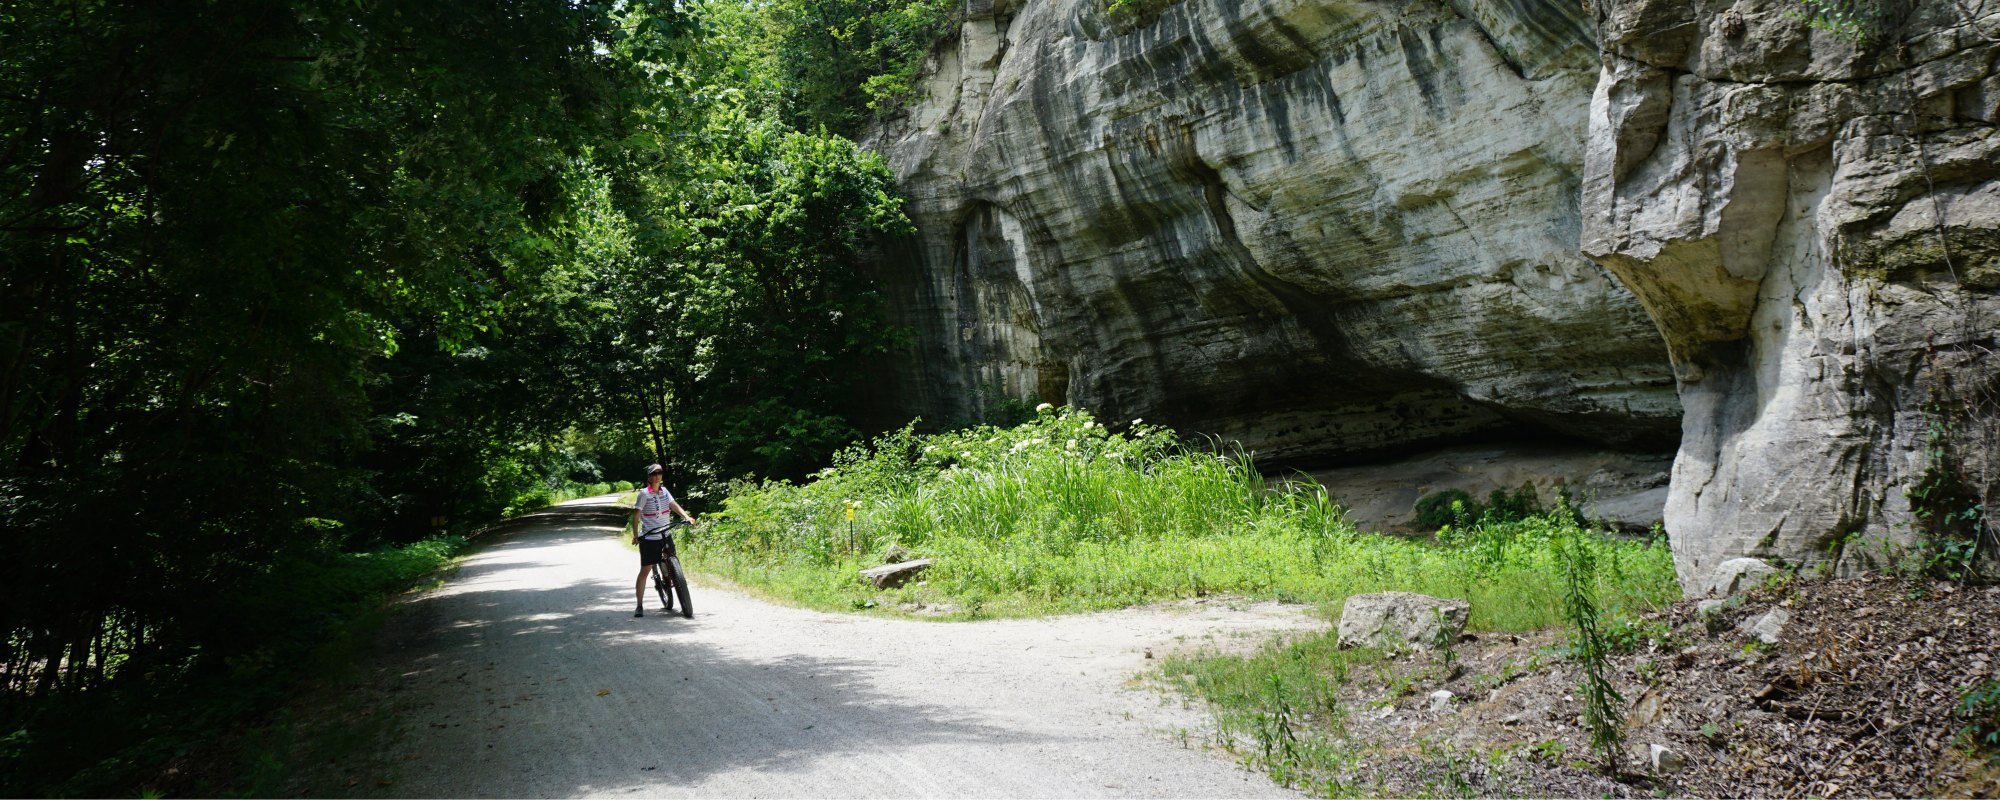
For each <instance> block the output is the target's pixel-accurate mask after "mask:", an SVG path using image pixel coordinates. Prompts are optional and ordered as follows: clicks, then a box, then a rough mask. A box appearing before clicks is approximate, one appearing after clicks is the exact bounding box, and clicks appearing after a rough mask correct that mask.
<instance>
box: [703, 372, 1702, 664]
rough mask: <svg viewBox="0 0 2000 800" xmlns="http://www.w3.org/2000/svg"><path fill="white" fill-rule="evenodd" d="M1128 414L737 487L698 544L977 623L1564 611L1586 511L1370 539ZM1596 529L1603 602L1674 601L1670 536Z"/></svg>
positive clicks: (1554, 616) (953, 438) (807, 596)
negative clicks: (1152, 610)
mask: <svg viewBox="0 0 2000 800" xmlns="http://www.w3.org/2000/svg"><path fill="white" fill-rule="evenodd" d="M1121 427H1122V428H1123V429H1122V430H1120V431H1118V432H1113V431H1110V430H1108V429H1107V428H1106V427H1105V426H1104V425H1102V424H1100V423H1099V422H1098V421H1097V420H1096V419H1095V418H1094V417H1092V416H1091V415H1090V414H1088V413H1086V412H1084V411H1080V410H1076V409H1069V408H1060V409H1058V408H1047V407H1044V408H1043V409H1041V410H1040V412H1039V413H1038V414H1037V416H1036V418H1035V419H1033V420H1031V421H1029V422H1026V423H1023V424H1021V425H1018V426H1015V427H1012V428H994V427H979V428H972V429H968V430H963V431H956V432H951V433H944V434H937V435H930V436H920V435H917V434H915V433H914V432H913V431H912V429H911V428H908V427H906V428H904V429H903V430H901V431H898V432H895V433H892V434H889V435H887V436H884V437H882V438H881V439H878V440H876V441H875V442H873V443H871V444H869V445H867V446H862V447H856V448H853V449H850V450H848V451H846V452H843V453H841V454H840V455H839V456H838V457H837V458H836V460H835V464H834V465H833V466H832V467H830V468H828V469H826V470H824V471H822V472H820V473H819V474H818V475H817V476H815V477H814V478H813V479H812V480H810V481H808V482H806V483H805V484H803V485H792V484H788V483H764V484H755V485H753V484H739V485H736V486H733V487H731V489H730V491H729V495H728V499H727V500H726V501H725V504H724V509H723V510H722V511H721V512H720V513H717V514H712V515H710V520H711V521H713V522H714V524H713V525H711V526H708V527H707V528H706V529H705V530H704V531H702V532H700V533H698V534H697V536H698V538H697V539H695V540H692V541H690V542H688V546H687V547H686V548H685V549H684V552H685V554H686V556H687V557H688V558H689V560H690V562H691V566H693V567H694V568H696V569H698V570H705V571H711V572H717V573H721V574H723V575H725V576H727V577H729V578H731V579H733V580H735V581H737V582H739V583H744V584H749V585H752V586H756V587H760V588H762V589H764V590H765V591H767V592H769V593H772V594H776V595H778V596H781V597H785V598H789V599H791V600H794V601H797V602H801V603H804V604H807V605H812V606H818V607H823V608H857V607H874V606H889V607H894V606H899V605H901V606H909V607H914V606H916V605H919V604H921V605H924V606H927V607H933V608H937V607H942V608H945V609H955V611H956V613H957V614H959V615H961V616H967V617H976V616H987V615H1023V614H1036V613H1048V612H1061V611H1080V610H1091V609H1102V608H1113V607H1119V606H1125V605H1130V604H1134V603H1142V602H1149V601H1159V600H1170V599H1176V598H1188V597H1200V596H1204V595H1212V594H1232V595H1244V596H1249V597H1257V598H1276V599H1284V600H1294V601H1302V602H1311V601H1321V602H1338V601H1340V600H1342V599H1344V598H1346V597H1347V596H1349V595H1353V594H1359V593H1364V592H1376V591H1389V590H1398V591H1412V592H1422V593H1426V594H1432V595H1439V596H1445V597H1459V598H1465V599H1467V600H1470V601H1471V602H1472V618H1471V620H1470V625H1471V626H1472V627H1475V628H1482V629H1500V630H1525V629H1532V628H1539V627H1544V626H1547V625H1551V624H1555V623H1557V622H1559V621H1561V620H1562V589H1561V585H1560V582H1559V581H1556V580H1554V579H1553V576H1556V575H1559V574H1560V564H1559V560H1558V559H1557V557H1556V554H1555V552H1554V549H1553V547H1552V543H1553V542H1555V541H1556V540H1557V539H1558V538H1559V537H1561V536H1562V535H1564V534H1565V533H1570V532H1575V531H1576V529H1577V526H1576V523H1575V521H1574V520H1571V519H1566V518H1563V517H1562V516H1561V515H1546V516H1540V517H1533V518H1529V519H1526V520H1521V521H1516V522H1510V523H1499V522H1491V521H1489V522H1487V523H1482V524H1477V525H1473V526H1470V527H1469V528H1468V529H1466V530H1460V531H1451V530H1447V531H1446V532H1444V533H1443V534H1442V535H1440V536H1439V537H1437V539H1436V540H1435V541H1418V540H1412V539H1408V538H1402V537H1394V536H1385V535H1379V534H1370V533H1364V532H1361V531H1358V530H1356V528H1355V527H1354V525H1353V524H1351V523H1350V522H1348V521H1347V519H1346V517H1345V515H1344V513H1343V511H1342V509H1341V508H1340V507H1339V506H1338V505H1336V504H1335V503H1334V502H1333V500H1332V499H1331V498H1329V497H1328V496H1327V493H1326V491H1325V489H1324V488H1322V487H1320V486H1318V485H1316V484H1313V483H1310V482H1288V483H1283V484H1281V485H1277V486H1272V485H1270V484H1269V483H1267V481H1266V480H1265V479H1264V477H1263V476H1262V475H1260V474H1259V473H1258V472H1257V470H1256V467H1255V464H1254V463H1253V462H1252V460H1251V459H1250V458H1249V457H1248V456H1247V455H1246V454H1243V453H1240V452H1236V453H1215V452H1211V451H1209V450H1207V449H1203V448H1198V447H1189V446H1187V445H1186V444H1184V443H1183V442H1181V441H1180V440H1179V439H1178V438H1177V437H1176V436H1175V435H1174V434H1173V432H1172V431H1169V430H1166V429H1164V428H1160V427H1156V426H1149V425H1145V424H1143V423H1142V422H1141V421H1139V420H1133V421H1132V422H1131V423H1130V424H1128V425H1124V426H1121ZM850 504H853V507H854V509H855V510H854V514H853V518H852V520H851V521H850V520H849V519H848V517H847V509H848V508H849V506H850ZM1579 541H1581V542H1582V543H1583V544H1582V545H1581V546H1585V547H1589V548H1591V549H1592V551H1593V552H1594V553H1595V554H1596V556H1597V563H1598V564H1600V565H1601V569H1600V570H1599V585H1598V587H1597V590H1598V595H1597V596H1598V597H1599V598H1601V602H1602V603H1603V604H1604V605H1605V607H1607V608H1619V607H1626V606H1632V607H1651V606H1653V605H1657V604H1660V603H1663V602H1666V601H1668V600H1671V599H1672V598H1673V597H1675V596H1676V594H1677V591H1676V589H1675V585H1674V582H1673V566H1672V558H1671V556H1670V555H1669V554H1668V552H1667V550H1666V548H1665V547H1664V546H1663V545H1661V544H1657V543H1632V542H1623V541H1619V540H1615V539H1612V538H1608V537H1605V536H1601V535H1594V534H1592V535H1588V536H1584V537H1582V538H1580V539H1579ZM892 547H895V548H900V549H901V550H902V551H904V552H907V553H909V554H910V555H911V556H912V557H929V558H932V559H935V561H936V563H935V565H934V566H932V567H931V568H930V569H929V570H928V571H927V572H926V573H925V574H924V576H923V578H924V580H923V582H922V583H921V584H919V585H912V586H905V587H902V588H898V589H893V590H888V591H879V590H875V589H873V588H871V587H869V586H868V585H866V584H864V583H862V582H860V581H859V580H858V579H857V576H856V573H857V571H858V570H859V569H862V568H865V567H870V566H875V565H877V564H880V563H882V561H883V554H884V553H885V552H886V551H889V550H890V549H891V548H892Z"/></svg>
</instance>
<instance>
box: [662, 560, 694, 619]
mask: <svg viewBox="0 0 2000 800" xmlns="http://www.w3.org/2000/svg"><path fill="white" fill-rule="evenodd" d="M666 567H667V574H668V575H669V576H671V578H672V581H673V584H674V594H675V595H676V596H678V597H679V598H680V599H681V616H683V617H687V618H688V619H694V601H693V600H690V599H688V579H687V573H685V572H682V571H681V558H680V556H667V563H666ZM667 610H669V611H671V610H673V604H671V603H669V604H668V605H667Z"/></svg>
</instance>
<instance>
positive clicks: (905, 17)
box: [766, 0, 959, 137]
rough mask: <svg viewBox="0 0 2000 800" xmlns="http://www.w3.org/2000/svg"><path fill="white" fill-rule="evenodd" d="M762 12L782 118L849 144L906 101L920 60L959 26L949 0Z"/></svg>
mask: <svg viewBox="0 0 2000 800" xmlns="http://www.w3.org/2000/svg"><path fill="white" fill-rule="evenodd" d="M766 8H768V13H769V14H770V19H771V21H772V26H773V29H774V31H775V42H774V43H775V46H776V53H775V61H776V70H775V71H776V72H777V73H778V74H779V75H780V76H782V77H781V80H782V82H783V85H784V100H783V110H782V113H783V116H784V119H785V120H786V121H787V122H789V123H790V124H792V125H794V126H796V127H797V128H798V129H800V130H816V129H824V130H826V131H829V132H832V133H834V134H836V135H839V136H848V137H853V136H858V135H859V134H860V133H861V129H862V126H863V125H865V124H866V123H867V122H868V120H869V118H870V117H871V116H872V115H876V114H886V113H887V112H890V111H892V110H894V109H895V108H897V107H899V106H901V105H902V104H904V103H906V102H908V100H909V99H910V98H911V97H912V96H913V95H914V94H915V93H916V91H917V89H918V79H919V78H920V77H921V76H920V73H921V71H922V69H923V64H924V59H925V58H927V57H928V56H929V55H930V52H931V50H932V48H934V47H935V46H936V45H937V43H938V42H939V41H941V40H943V39H944V38H945V37H947V36H949V35H951V34H952V33H954V32H955V31H956V30H957V24H958V19H959V16H958V11H959V3H958V2H956V0H776V1H775V2H773V3H771V4H769V5H768V6H766Z"/></svg>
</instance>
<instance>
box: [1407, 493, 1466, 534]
mask: <svg viewBox="0 0 2000 800" xmlns="http://www.w3.org/2000/svg"><path fill="white" fill-rule="evenodd" d="M1478 508H1479V504H1478V503H1477V502H1475V501H1474V500H1473V499H1472V495H1470V494H1467V493H1465V492H1464V491H1463V490H1459V489H1441V490H1438V491H1435V492H1431V493H1430V494H1427V495H1424V496H1423V497H1420V498H1417V505H1416V512H1417V515H1416V526H1417V527H1418V528H1421V529H1423V530H1427V531H1434V530H1437V529H1439V528H1443V527H1445V526H1447V525H1464V524H1465V523H1466V522H1467V521H1468V520H1473V519H1478V518H1479V512H1478Z"/></svg>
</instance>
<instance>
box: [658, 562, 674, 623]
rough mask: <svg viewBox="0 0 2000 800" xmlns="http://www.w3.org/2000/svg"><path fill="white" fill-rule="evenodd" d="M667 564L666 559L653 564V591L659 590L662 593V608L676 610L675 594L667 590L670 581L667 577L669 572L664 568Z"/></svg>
mask: <svg viewBox="0 0 2000 800" xmlns="http://www.w3.org/2000/svg"><path fill="white" fill-rule="evenodd" d="M665 566H666V562H664V561H662V562H660V563H658V564H654V565H653V591H655V592H658V593H659V595H660V605H661V606H662V610H665V611H672V610H674V595H673V593H672V592H670V591H668V590H667V584H668V583H669V581H668V579H667V572H666V570H665V569H663V567H665Z"/></svg>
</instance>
